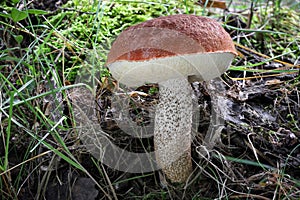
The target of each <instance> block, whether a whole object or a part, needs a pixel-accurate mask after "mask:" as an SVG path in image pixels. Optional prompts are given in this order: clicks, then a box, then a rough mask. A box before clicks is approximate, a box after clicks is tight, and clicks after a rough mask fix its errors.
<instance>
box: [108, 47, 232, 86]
mask: <svg viewBox="0 0 300 200" xmlns="http://www.w3.org/2000/svg"><path fill="white" fill-rule="evenodd" d="M233 58H234V55H233V54H232V53H229V52H222V53H201V54H200V53H199V54H189V55H182V56H171V57H166V58H158V59H152V60H148V61H140V62H128V61H118V62H114V63H112V64H110V65H108V68H109V70H110V72H111V74H112V76H113V77H114V78H115V79H116V80H118V81H119V82H120V83H123V84H125V85H127V86H129V87H134V86H141V85H143V84H145V83H159V82H162V81H166V80H168V79H174V78H179V77H186V78H187V77H188V76H197V77H198V78H199V79H200V80H211V79H213V78H216V77H218V76H220V75H221V74H223V73H224V72H225V71H226V70H227V68H228V67H229V66H230V64H231V61H232V59H233Z"/></svg>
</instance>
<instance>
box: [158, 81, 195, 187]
mask: <svg viewBox="0 0 300 200" xmlns="http://www.w3.org/2000/svg"><path fill="white" fill-rule="evenodd" d="M192 108H193V104H192V88H191V86H190V84H189V82H188V80H187V78H184V77H181V78H178V79H171V80H167V81H165V82H161V83H159V103H158V105H157V108H156V113H155V128H154V146H155V154H156V160H157V163H158V164H159V166H160V167H161V168H162V171H163V172H164V174H165V175H166V176H167V178H168V179H169V180H170V181H171V182H185V181H186V180H187V178H188V177H189V175H190V174H191V172H192V160H191V142H192V141H191V130H192Z"/></svg>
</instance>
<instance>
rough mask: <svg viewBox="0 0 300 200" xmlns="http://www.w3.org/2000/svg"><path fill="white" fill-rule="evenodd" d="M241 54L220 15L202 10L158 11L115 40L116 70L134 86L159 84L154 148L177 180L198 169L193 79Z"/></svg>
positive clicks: (112, 66) (215, 72)
mask: <svg viewBox="0 0 300 200" xmlns="http://www.w3.org/2000/svg"><path fill="white" fill-rule="evenodd" d="M236 55H237V53H236V50H235V48H234V44H233V42H232V39H231V38H230V36H229V34H228V33H227V32H226V31H225V30H224V29H223V28H222V26H221V25H220V24H219V23H218V22H217V21H215V20H213V19H210V18H207V17H201V16H196V15H185V14H179V15H171V16H164V17H158V18H155V19H151V20H148V21H145V22H143V23H140V24H137V25H134V26H131V27H129V28H127V29H126V30H125V31H123V32H122V33H121V34H120V35H119V36H118V37H117V39H116V40H115V41H114V43H113V45H112V47H111V50H110V52H109V54H108V58H107V66H108V68H109V70H110V72H111V74H112V76H113V77H114V78H115V79H116V80H117V81H119V82H120V83H122V84H125V85H126V86H129V87H133V86H135V87H137V86H141V85H143V84H145V83H158V84H159V103H158V105H157V108H156V113H155V127H154V148H155V157H156V162H157V164H158V165H159V166H160V167H161V169H162V171H163V172H164V174H165V175H166V177H167V178H168V179H169V180H170V181H171V182H185V181H186V180H187V179H188V177H189V176H190V174H191V172H192V160H191V143H192V136H191V129H192V115H193V106H192V88H191V86H190V83H189V81H188V79H190V78H192V79H194V78H196V79H197V80H200V81H206V80H211V79H213V78H215V77H218V76H220V75H221V74H222V73H224V72H225V71H226V70H227V68H228V67H229V66H230V64H231V61H232V60H233V58H234V57H235V56H236Z"/></svg>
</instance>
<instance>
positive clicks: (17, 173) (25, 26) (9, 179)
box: [0, 0, 300, 199]
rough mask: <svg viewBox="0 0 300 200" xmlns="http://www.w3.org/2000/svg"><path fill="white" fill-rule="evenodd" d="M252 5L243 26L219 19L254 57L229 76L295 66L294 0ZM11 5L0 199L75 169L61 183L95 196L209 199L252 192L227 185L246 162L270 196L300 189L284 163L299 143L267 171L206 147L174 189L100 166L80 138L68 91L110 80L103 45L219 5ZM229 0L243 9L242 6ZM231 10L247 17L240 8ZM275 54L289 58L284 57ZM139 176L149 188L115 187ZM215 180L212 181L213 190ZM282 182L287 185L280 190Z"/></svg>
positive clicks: (3, 70) (239, 62) (5, 33)
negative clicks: (81, 184) (167, 18)
mask: <svg viewBox="0 0 300 200" xmlns="http://www.w3.org/2000/svg"><path fill="white" fill-rule="evenodd" d="M255 2H256V3H255V7H256V8H258V11H256V12H255V15H254V16H253V19H252V24H251V27H250V28H241V27H233V26H230V25H227V24H224V27H227V28H228V29H230V30H234V31H237V33H238V35H239V36H236V37H235V41H236V43H237V47H239V50H240V51H242V50H246V51H247V50H249V49H250V50H251V51H250V52H249V51H248V52H249V54H251V56H253V55H256V56H257V57H259V61H258V62H253V61H251V60H247V59H244V58H242V57H239V58H237V59H236V61H235V63H234V66H232V67H231V68H230V71H229V72H228V76H232V79H233V80H235V81H242V82H243V81H245V80H247V79H248V78H249V77H251V79H258V78H266V77H269V76H271V75H272V76H275V75H276V76H278V75H279V76H280V75H283V74H285V73H292V74H296V73H299V65H297V61H299V56H300V52H299V42H300V35H299V32H298V29H299V25H297V18H298V19H299V14H297V10H296V9H297V8H298V6H299V5H298V4H296V3H293V5H292V6H291V7H292V9H290V8H285V7H281V6H280V5H281V4H282V3H283V2H282V1H274V2H275V9H273V7H272V6H271V5H270V4H266V3H265V1H255ZM234 3H235V1H233V4H232V6H235V4H234ZM249 3H251V2H250V1H249ZM19 5H20V4H17V1H12V3H8V2H4V3H1V8H2V12H1V14H0V19H1V20H0V33H1V38H2V39H1V45H2V46H3V47H4V48H1V50H0V63H1V64H0V111H1V112H0V131H1V132H0V196H1V197H2V198H3V199H26V198H27V199H42V198H45V197H46V196H47V190H48V189H49V185H51V183H53V182H60V183H61V185H63V184H64V179H63V178H64V176H63V174H64V173H68V174H69V175H70V176H71V175H72V176H74V177H71V178H70V180H71V179H72V178H74V179H76V178H78V177H89V178H90V179H91V180H92V181H93V182H94V183H95V185H96V188H97V190H98V191H99V193H100V194H101V195H99V196H102V195H103V196H104V198H106V199H117V198H120V199H121V198H125V197H126V198H132V199H170V198H171V197H173V198H174V199H181V198H189V197H190V198H191V199H200V198H202V197H206V196H207V197H209V193H208V192H205V190H204V189H207V188H210V189H211V190H212V191H213V189H215V190H214V191H217V193H218V194H217V195H216V196H219V197H223V198H230V197H232V198H242V196H243V195H244V197H245V195H246V196H247V197H248V198H249V199H251V198H256V197H259V195H260V194H254V193H252V191H251V190H249V191H245V188H242V187H240V186H235V187H231V185H230V184H227V182H230V181H232V182H234V183H235V181H233V179H234V178H235V179H236V180H241V177H240V176H238V175H236V176H233V175H232V172H233V171H232V170H231V169H230V166H231V165H234V166H243V167H244V168H245V169H247V170H250V169H251V167H252V166H255V167H256V168H255V169H257V168H259V169H260V168H263V169H262V172H260V173H264V175H265V176H263V177H264V178H266V177H267V178H268V180H265V179H262V180H260V181H261V182H259V183H258V184H259V185H261V186H262V185H263V186H264V187H270V190H269V191H273V192H274V198H281V197H282V198H285V199H293V198H292V197H293V196H297V195H298V196H299V194H297V189H298V188H299V187H300V186H299V185H300V183H299V180H297V178H294V177H293V175H290V174H289V173H287V171H286V170H288V169H287V168H286V167H285V166H288V165H289V163H290V160H289V159H293V157H294V153H295V152H297V151H298V150H299V145H296V146H295V147H294V148H293V151H291V152H290V153H289V154H288V156H286V160H285V165H284V167H283V168H280V169H276V170H275V169H274V166H272V167H269V165H267V164H264V163H260V162H258V161H257V160H256V159H255V157H256V156H253V155H251V151H250V153H249V152H247V153H248V154H249V155H244V157H238V156H240V155H238V156H237V157H231V156H225V157H223V155H222V153H221V152H222V149H218V148H217V150H219V151H217V150H214V152H215V155H216V157H214V158H212V159H208V160H207V161H206V162H204V164H203V165H200V164H199V166H198V168H197V169H198V171H196V172H195V173H199V174H198V175H197V176H196V178H195V179H193V181H192V182H191V183H189V187H186V188H185V189H184V190H183V192H182V190H181V189H178V187H176V186H171V185H168V186H167V189H164V188H162V187H161V186H160V183H159V180H158V178H157V177H155V176H154V175H153V174H154V173H150V174H138V175H135V174H133V175H131V176H130V175H127V174H123V173H120V172H117V171H113V170H111V169H108V168H107V167H105V166H103V165H102V164H101V163H100V162H98V161H96V160H95V159H93V158H92V156H91V155H89V154H87V153H86V152H85V151H86V150H85V149H84V148H83V147H82V143H81V142H80V140H79V137H78V130H77V129H76V126H75V125H76V124H75V123H76V122H75V121H74V116H73V115H72V113H73V106H72V102H71V101H72V99H71V98H70V93H72V92H73V91H74V89H76V88H81V87H84V88H87V89H88V90H89V91H92V92H96V91H95V88H97V87H98V86H99V85H101V84H103V80H104V79H106V78H109V79H110V75H109V72H108V71H107V70H106V69H105V67H103V66H104V63H105V60H106V55H107V53H108V51H109V49H110V46H111V42H112V41H113V40H114V38H115V37H116V36H117V35H118V34H120V33H121V31H122V30H124V29H125V28H126V27H129V26H131V25H133V24H136V23H139V22H142V21H145V20H147V19H151V18H155V17H158V16H162V15H170V14H176V13H191V14H192V13H195V14H199V15H202V14H204V15H213V16H218V15H222V12H216V13H215V10H214V9H213V8H206V9H202V8H201V7H200V6H199V5H196V4H194V3H193V2H191V1H183V2H176V1H143V2H140V1H114V2H109V1H88V0H84V1H76V0H73V1H69V2H68V3H67V5H65V6H64V7H63V8H61V9H59V10H58V11H47V12H46V11H41V10H37V9H33V8H30V7H28V8H27V9H23V10H22V11H20V10H18V9H16V8H18V6H19ZM236 6H237V7H238V6H241V8H240V10H243V9H245V10H246V11H249V7H248V5H236ZM293 9H294V10H293ZM270 10H272V11H273V12H271V15H270V14H268V13H270ZM230 14H231V13H229V14H228V15H230ZM238 14H239V16H240V17H241V19H242V20H244V21H247V19H248V18H247V16H246V15H245V12H244V13H243V12H242V13H238ZM282 16H284V17H282ZM263 46H264V48H262V47H263ZM243 52H244V51H243ZM247 57H248V56H247ZM283 58H288V59H287V60H285V61H283V60H282V59H283ZM256 61H257V60H256ZM291 61H294V63H292V62H291ZM270 62H275V63H279V64H281V65H283V67H282V68H276V69H264V68H263V66H265V65H266V64H267V63H270ZM298 63H299V62H298ZM95 66H97V67H96V68H95ZM234 73H242V74H243V76H235V74H234ZM87 74H88V75H90V74H92V76H88V78H90V79H85V78H86V75H87ZM270 74H271V75H270ZM293 81H294V83H293V84H291V85H290V87H291V88H288V90H289V92H292V91H296V88H297V87H298V86H299V78H298V79H293ZM151 90H157V88H152V89H151ZM150 93H152V92H151V91H150ZM294 115H295V114H294V113H293V112H292V111H290V112H289V113H288V114H287V116H289V118H290V119H291V120H290V122H291V123H290V124H289V125H282V126H284V127H285V128H286V129H290V130H293V131H294V132H295V133H296V132H299V121H298V120H297V118H295V116H294ZM250 127H251V125H250ZM235 128H236V129H239V128H240V127H238V126H237V127H235ZM247 130H248V129H247ZM253 131H254V132H255V133H256V135H255V136H253V138H252V136H251V138H249V140H250V141H251V140H252V139H253V140H255V137H260V136H258V135H259V134H260V132H259V131H258V130H256V129H253ZM276 137H277V139H278V141H281V140H283V136H281V135H279V134H278V135H276ZM255 141H256V140H255ZM253 149H255V148H253ZM257 151H258V150H257ZM254 152H255V150H254ZM219 155H220V156H219ZM234 155H235V154H234ZM234 155H233V156H234ZM260 159H261V158H260ZM202 162H203V161H202ZM199 169H200V170H199ZM199 171H202V172H203V174H204V175H202V174H200V172H199ZM250 171H251V170H250ZM253 173H258V172H253ZM74 174H76V175H74ZM253 176H254V174H253ZM252 178H253V179H254V178H255V177H252ZM272 178H275V182H274V183H270V181H272V180H274V179H272ZM253 179H252V180H253ZM72 180H73V179H72ZM149 180H151V181H149ZM252 180H250V179H249V180H248V181H250V182H251V181H252ZM258 180H259V179H256V180H255V181H256V182H257V181H258ZM139 181H142V183H140V182H139ZM255 181H253V182H251V183H253V184H254V183H256V182H255ZM149 182H150V183H149ZM138 183H139V184H142V185H143V184H144V185H147V187H149V186H150V187H151V190H147V192H146V191H145V192H144V193H139V192H137V191H136V190H134V187H132V188H133V189H131V190H125V189H124V190H122V189H120V188H122V187H124V188H127V187H128V186H127V187H126V184H133V185H134V184H137V185H134V186H136V187H140V186H139V185H138ZM214 183H217V184H216V188H215V186H214V185H213V184H214ZM231 184H233V183H231ZM199 185H201V187H199ZM273 186H276V187H275V188H273ZM289 186H293V187H291V188H290V189H289ZM129 188H130V187H129ZM251 189H255V188H251ZM145 190H146V189H145ZM177 190H178V191H177ZM179 191H180V192H179ZM208 191H209V190H208ZM205 195H206V196H205ZM288 196H291V198H289V197H288Z"/></svg>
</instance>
